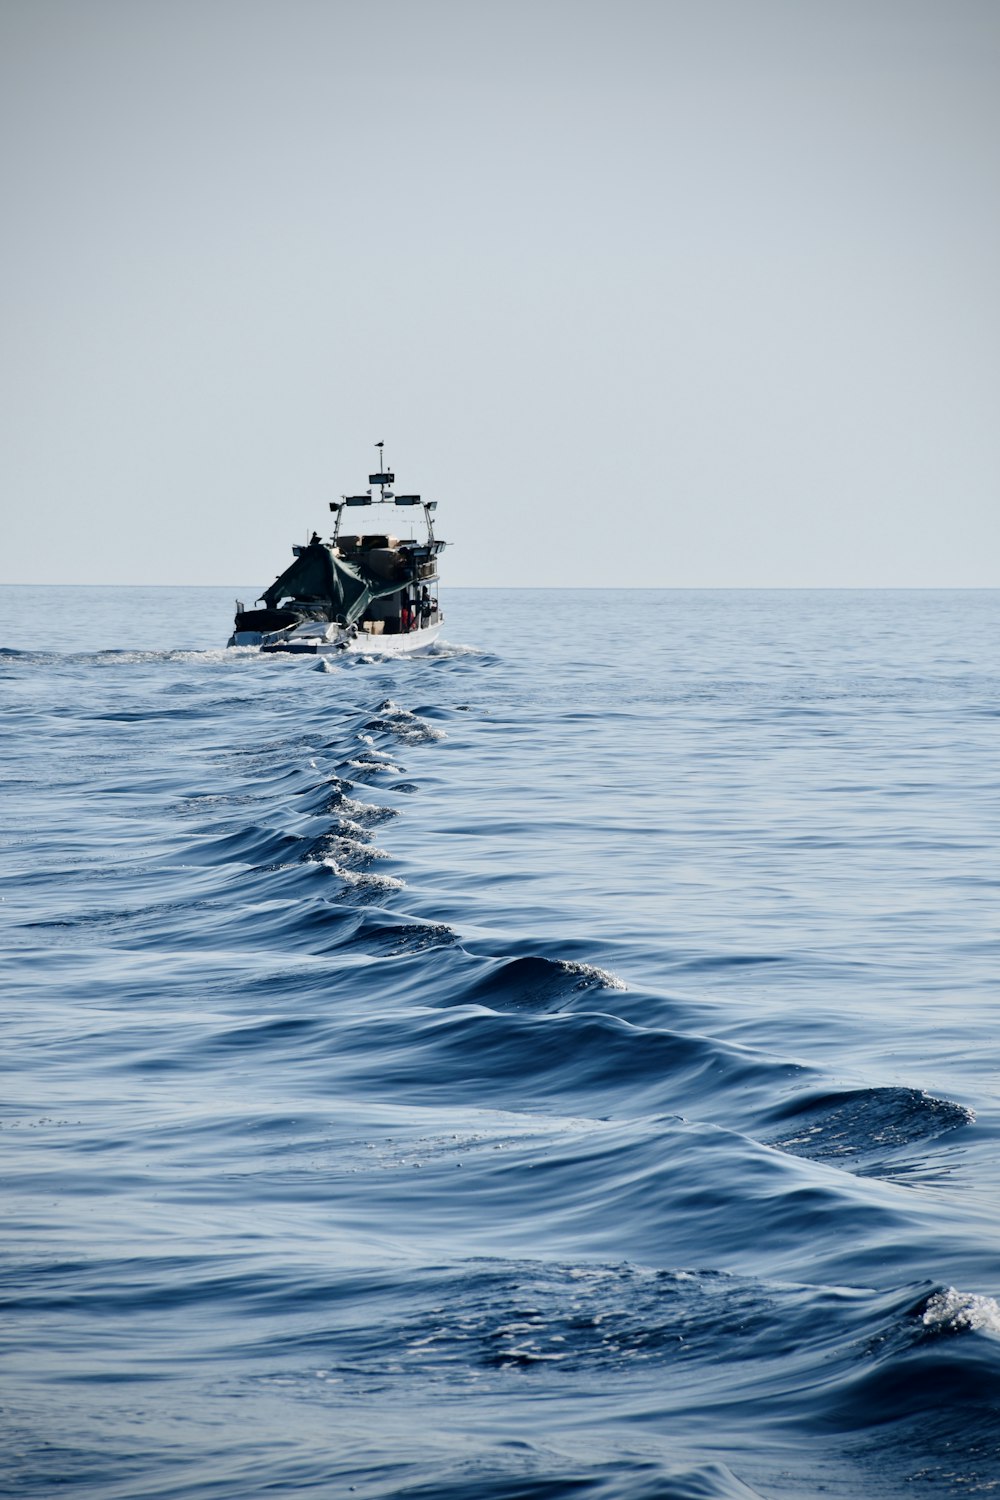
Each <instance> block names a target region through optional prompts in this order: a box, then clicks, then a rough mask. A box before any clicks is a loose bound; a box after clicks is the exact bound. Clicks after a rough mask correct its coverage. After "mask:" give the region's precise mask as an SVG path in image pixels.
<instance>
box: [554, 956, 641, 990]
mask: <svg viewBox="0 0 1000 1500" xmlns="http://www.w3.org/2000/svg"><path fill="white" fill-rule="evenodd" d="M558 963H559V967H560V969H565V971H566V973H567V974H578V975H579V976H580V978H581V979H588V980H592V981H593V982H595V983H597V984H599V985H600V986H601V988H602V989H605V990H626V989H628V985H627V984H626V983H625V981H624V980H623V979H619V978H618V975H617V974H612V973H611V971H610V969H599V968H598V967H597V965H596V964H579V963H575V962H574V961H573V960H572V959H568V958H561V959H559V960H558Z"/></svg>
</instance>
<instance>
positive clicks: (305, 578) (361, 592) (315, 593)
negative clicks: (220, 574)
mask: <svg viewBox="0 0 1000 1500" xmlns="http://www.w3.org/2000/svg"><path fill="white" fill-rule="evenodd" d="M404 587H405V583H386V581H385V579H383V578H375V577H374V576H373V575H371V574H368V573H364V572H362V570H361V569H360V568H358V567H356V566H355V565H354V564H353V563H348V562H345V561H344V559H343V558H342V557H335V556H334V554H333V552H332V551H331V549H330V548H329V547H324V546H323V545H322V544H317V545H314V546H312V547H303V548H302V551H301V552H300V553H299V555H298V557H297V558H296V559H295V561H294V562H293V563H292V566H291V567H290V568H286V569H285V571H284V572H283V573H282V574H281V576H280V578H276V579H275V580H274V582H273V583H272V584H271V587H270V588H269V589H267V591H266V592H265V593H263V594H262V595H261V598H262V599H263V600H264V603H265V604H266V605H267V606H268V608H269V609H274V608H275V606H276V605H277V604H278V603H279V601H280V600H282V599H296V600H298V601H299V602H301V603H303V604H305V603H308V604H326V605H329V607H330V612H331V614H332V615H333V618H334V619H335V620H339V621H340V623H341V624H342V625H353V624H354V621H355V620H360V618H361V616H362V615H363V614H364V612H365V610H366V609H367V608H368V606H369V604H371V602H372V600H373V599H385V598H387V597H388V596H389V595H390V594H398V593H400V591H401V590H402V589H403V588H404Z"/></svg>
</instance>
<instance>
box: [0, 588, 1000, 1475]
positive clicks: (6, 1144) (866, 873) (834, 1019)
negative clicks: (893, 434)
mask: <svg viewBox="0 0 1000 1500" xmlns="http://www.w3.org/2000/svg"><path fill="white" fill-rule="evenodd" d="M234 593H240V594H241V596H242V597H251V596H252V595H253V593H254V586H253V585H252V584H251V585H248V586H247V587H246V589H244V590H233V589H230V588H54V587H45V588H31V587H10V588H4V589H3V590H2V591H0V702H2V715H0V773H2V800H3V804H4V809H3V851H2V857H0V859H2V864H0V875H2V882H0V929H2V959H0V984H2V997H3V998H2V1007H0V1022H2V1038H0V1062H2V1068H3V1079H2V1113H0V1119H2V1130H0V1165H2V1176H3V1191H2V1228H0V1244H2V1260H0V1302H2V1317H0V1341H2V1351H3V1364H2V1398H0V1408H2V1410H0V1431H2V1435H0V1493H2V1495H3V1496H17V1497H50V1496H56V1495H58V1496H65V1497H68V1500H273V1497H303V1500H304V1497H310V1500H312V1497H321V1496H322V1497H338V1500H339V1497H341V1496H355V1497H357V1500H375V1497H386V1496H393V1497H395V1496H398V1497H407V1500H752V1497H763V1500H786V1497H803V1500H804V1497H808V1500H813V1497H817V1496H825V1497H847V1496H850V1497H865V1500H868V1497H880V1500H887V1497H893V1500H895V1497H903V1496H906V1497H914V1496H917V1497H922V1496H926V1497H939V1496H963V1497H965V1496H981V1495H1000V1305H998V1299H1000V1028H998V1013H1000V924H998V884H1000V863H998V849H1000V592H994V591H953V592H949V591H941V592H934V591H924V592H920V591H916V592H911V591H886V592H880V591H856V592H854V591H838V590H831V591H801V592H798V591H794V590H781V591H752V590H751V591H725V590H721V591H711V590H686V591H643V590H620V591H617V590H607V591H603V590H573V589H558V590H539V589H526V590H517V589H512V590H501V589H458V588H455V589H451V590H448V589H446V590H445V591H444V593H443V596H442V602H443V605H444V608H445V613H446V619H445V625H444V629H443V632H442V636H441V639H440V641H439V642H438V644H437V646H436V648H435V650H434V651H433V653H432V654H431V655H429V656H426V657H424V658H414V659H411V660H404V661H399V660H397V661H388V660H373V661H367V660H363V659H359V658H350V657H347V658H341V659H337V660H336V661H325V660H324V661H317V660H314V659H309V658H305V657H295V656H288V657H282V656H261V655H259V654H258V653H256V652H254V651H252V650H246V649H243V650H239V649H232V650H227V649H226V647H225V642H226V639H227V636H228V634H229V631H230V628H231V620H232V611H233V595H234Z"/></svg>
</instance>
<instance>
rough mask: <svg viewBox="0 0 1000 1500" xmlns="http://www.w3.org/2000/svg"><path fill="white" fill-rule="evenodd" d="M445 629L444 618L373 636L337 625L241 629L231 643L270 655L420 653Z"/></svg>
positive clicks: (428, 648) (409, 654) (408, 654)
mask: <svg viewBox="0 0 1000 1500" xmlns="http://www.w3.org/2000/svg"><path fill="white" fill-rule="evenodd" d="M440 632H441V621H440V620H437V621H435V623H434V624H433V625H424V626H421V628H420V629H419V630H410V631H407V632H406V633H405V634H399V635H372V634H371V633H370V632H369V631H367V630H352V631H348V630H343V629H341V628H340V627H339V626H336V625H329V626H325V625H320V624H310V625H300V626H299V627H298V628H297V629H295V630H291V631H289V632H288V633H287V634H285V633H283V632H281V633H275V634H273V635H262V634H261V633H260V632H259V631H255V630H241V631H238V632H237V633H236V634H235V635H233V636H232V637H231V639H230V641H229V644H230V646H256V647H257V648H258V650H260V651H265V652H267V653H268V654H269V655H270V654H272V653H273V654H275V655H279V654H285V655H289V656H292V655H295V656H333V657H335V656H344V655H349V656H377V657H385V656H420V655H421V654H423V653H424V652H427V651H429V650H430V649H431V647H432V646H433V645H434V642H435V641H436V640H437V638H438V635H439V634H440Z"/></svg>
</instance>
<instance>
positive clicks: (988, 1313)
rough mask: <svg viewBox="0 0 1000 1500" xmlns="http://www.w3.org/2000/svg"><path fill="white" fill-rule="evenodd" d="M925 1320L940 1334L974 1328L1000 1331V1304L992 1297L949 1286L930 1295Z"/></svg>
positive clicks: (925, 1324) (928, 1325) (925, 1322)
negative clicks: (960, 1290)
mask: <svg viewBox="0 0 1000 1500" xmlns="http://www.w3.org/2000/svg"><path fill="white" fill-rule="evenodd" d="M922 1322H923V1324H924V1326H925V1327H926V1328H933V1329H934V1330H935V1332H939V1333H940V1332H944V1331H948V1332H951V1333H962V1332H966V1331H970V1332H971V1331H974V1332H984V1333H996V1334H1000V1304H998V1303H997V1302H995V1301H994V1300H993V1298H992V1297H979V1296H976V1295H975V1294H974V1293H972V1292H959V1291H957V1290H956V1289H955V1287H953V1286H949V1287H946V1288H945V1289H944V1291H943V1292H935V1294H934V1296H933V1297H931V1298H930V1300H929V1301H928V1303H927V1306H926V1307H925V1308H924V1315H923V1319H922Z"/></svg>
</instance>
